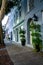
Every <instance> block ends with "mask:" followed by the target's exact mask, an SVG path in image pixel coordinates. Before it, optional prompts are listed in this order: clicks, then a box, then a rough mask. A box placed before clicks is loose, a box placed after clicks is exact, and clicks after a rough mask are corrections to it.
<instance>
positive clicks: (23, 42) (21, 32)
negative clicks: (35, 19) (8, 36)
mask: <svg viewBox="0 0 43 65" xmlns="http://www.w3.org/2000/svg"><path fill="white" fill-rule="evenodd" d="M19 34H20V40H21V42H22V45H25V41H26V40H25V31H24V30H22V29H20V32H19Z"/></svg>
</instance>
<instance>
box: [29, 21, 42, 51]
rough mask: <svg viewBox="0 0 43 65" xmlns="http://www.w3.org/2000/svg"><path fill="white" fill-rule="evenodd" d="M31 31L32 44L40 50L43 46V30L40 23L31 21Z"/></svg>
mask: <svg viewBox="0 0 43 65" xmlns="http://www.w3.org/2000/svg"><path fill="white" fill-rule="evenodd" d="M30 31H31V32H32V33H31V35H32V44H33V46H34V48H35V49H36V50H37V51H40V49H41V48H42V40H41V34H40V32H41V30H40V25H39V24H36V23H34V22H31V23H30Z"/></svg>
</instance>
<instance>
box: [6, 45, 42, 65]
mask: <svg viewBox="0 0 43 65" xmlns="http://www.w3.org/2000/svg"><path fill="white" fill-rule="evenodd" d="M6 49H7V52H8V54H9V56H10V58H11V60H12V61H13V63H14V65H43V52H34V51H33V49H32V48H29V47H27V46H19V45H16V44H12V45H8V46H6Z"/></svg>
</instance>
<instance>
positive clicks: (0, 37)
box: [0, 0, 7, 44]
mask: <svg viewBox="0 0 43 65" xmlns="http://www.w3.org/2000/svg"><path fill="white" fill-rule="evenodd" d="M6 4H7V0H2V6H1V10H0V44H3V43H4V41H3V32H2V22H1V21H2V19H3V17H4V15H5V9H6Z"/></svg>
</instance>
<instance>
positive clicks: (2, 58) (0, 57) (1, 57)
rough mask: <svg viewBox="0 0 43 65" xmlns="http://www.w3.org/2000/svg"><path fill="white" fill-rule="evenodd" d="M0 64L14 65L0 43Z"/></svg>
mask: <svg viewBox="0 0 43 65" xmlns="http://www.w3.org/2000/svg"><path fill="white" fill-rule="evenodd" d="M0 65H14V64H13V62H12V61H11V58H10V57H9V55H8V52H7V50H6V48H5V46H3V45H2V46H1V45H0Z"/></svg>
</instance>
